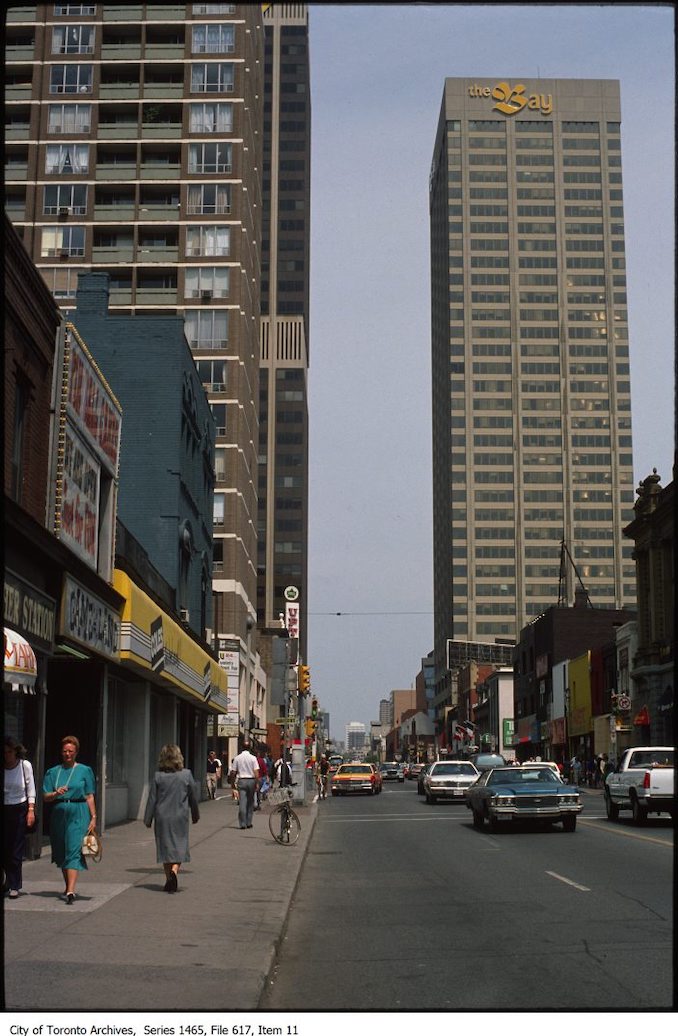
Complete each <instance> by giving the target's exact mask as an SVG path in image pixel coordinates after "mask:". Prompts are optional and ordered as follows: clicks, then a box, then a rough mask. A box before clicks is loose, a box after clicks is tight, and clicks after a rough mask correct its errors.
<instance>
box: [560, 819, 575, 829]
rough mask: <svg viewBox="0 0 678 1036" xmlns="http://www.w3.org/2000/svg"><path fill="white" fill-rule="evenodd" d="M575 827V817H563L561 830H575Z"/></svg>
mask: <svg viewBox="0 0 678 1036" xmlns="http://www.w3.org/2000/svg"><path fill="white" fill-rule="evenodd" d="M576 829H577V818H576V816H574V817H563V831H575V830H576Z"/></svg>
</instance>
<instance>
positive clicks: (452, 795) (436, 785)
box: [424, 759, 480, 804]
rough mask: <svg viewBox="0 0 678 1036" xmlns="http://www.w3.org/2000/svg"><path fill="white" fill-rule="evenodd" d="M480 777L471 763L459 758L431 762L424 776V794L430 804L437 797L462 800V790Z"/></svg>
mask: <svg viewBox="0 0 678 1036" xmlns="http://www.w3.org/2000/svg"><path fill="white" fill-rule="evenodd" d="M479 777H480V771H479V770H477V769H476V767H475V766H474V765H473V763H469V762H466V761H464V760H461V759H450V760H445V761H444V762H442V761H441V762H438V763H431V766H430V768H429V770H428V773H427V774H426V776H425V777H424V795H425V796H426V801H427V802H430V803H431V804H433V803H435V802H437V801H438V799H458V800H459V801H460V802H463V801H464V792H465V791H466V789H467V788H470V787H471V785H472V784H475V782H476V781H477V780H478V778H479Z"/></svg>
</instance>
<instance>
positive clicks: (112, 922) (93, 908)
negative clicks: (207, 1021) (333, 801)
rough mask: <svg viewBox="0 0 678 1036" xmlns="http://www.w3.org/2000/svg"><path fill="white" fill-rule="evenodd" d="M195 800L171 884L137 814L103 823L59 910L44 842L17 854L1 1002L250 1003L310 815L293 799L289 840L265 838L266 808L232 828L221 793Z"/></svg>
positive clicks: (190, 1006) (271, 955) (59, 1006)
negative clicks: (19, 891) (99, 850)
mask: <svg viewBox="0 0 678 1036" xmlns="http://www.w3.org/2000/svg"><path fill="white" fill-rule="evenodd" d="M217 794H218V795H219V798H217V799H216V800H214V801H210V800H208V801H206V802H201V803H200V821H199V823H198V824H196V825H192V826H191V829H190V849H191V862H190V863H186V864H184V865H183V866H182V868H181V872H180V874H179V891H178V893H176V894H174V895H168V894H167V893H166V892H164V891H163V886H164V883H165V877H164V873H163V869H162V865H161V864H156V863H155V839H154V836H153V831H152V830H149V829H148V828H146V827H144V825H143V824H142V823H141V822H140V821H130V822H129V823H126V824H121V825H118V826H116V827H113V828H111V829H110V830H109V831H108V832H107V833H106V835H105V836H104V855H103V859H102V860H101V862H100V863H98V864H97V863H91V864H90V865H89V870H88V871H87V872H83V873H82V874H81V875H80V876H79V880H78V887H77V899H76V901H75V903H73V904H72V905H71V906H67V905H66V904H65V903H64V902H63V901H62V900H61V899H59V898H58V895H59V893H60V892H62V891H63V880H62V876H61V871H60V870H59V869H58V868H57V867H56V866H55V865H54V864H52V863H51V862H50V851H49V848H47V849H43V854H42V856H41V858H40V859H39V860H33V861H26V862H25V863H24V868H23V881H24V893H27V894H25V895H22V896H20V897H19V899H17V900H9V899H5V901H4V922H5V938H4V944H5V945H4V949H5V1004H4V1007H5V1009H6V1010H8V1011H12V1010H19V1011H35V1010H46V1009H51V1010H67V1011H69V1012H72V1011H74V1010H88V1011H102V1010H106V1009H108V1010H114V1011H116V1012H119V1011H126V1010H145V1011H171V1010H177V1009H185V1010H221V1009H234V1010H252V1009H255V1008H256V1007H257V1004H258V1002H259V998H260V996H261V993H262V990H263V988H264V983H265V982H266V979H267V976H268V974H269V971H270V969H271V967H272V965H273V962H274V959H275V955H276V952H277V948H278V945H279V942H280V939H281V937H282V933H283V931H284V927H285V922H286V918H287V913H288V910H289V906H290V902H291V899H292V895H293V893H294V890H295V887H296V884H297V880H298V877H299V873H300V870H301V865H302V863H303V860H304V857H305V855H306V850H307V847H308V843H309V839H310V836H311V832H312V830H313V825H314V823H315V819H316V815H317V804H316V803H313V802H311V800H310V799H307V803H308V804H307V805H305V806H298V805H295V807H294V809H295V811H296V813H297V814H298V816H299V819H300V821H301V835H300V837H299V841H298V842H297V843H296V845H294V846H282V845H278V844H277V842H275V841H274V840H273V838H272V837H271V833H270V831H269V827H268V814H269V808H268V807H266V806H264V807H263V808H262V809H261V810H260V811H258V812H256V813H255V814H254V826H253V828H252V829H251V830H245V831H241V830H240V829H239V827H238V813H237V806H236V805H235V803H234V802H233V800H232V798H231V797H230V794H229V793H228V792H227V791H225V790H220V791H218V793H217Z"/></svg>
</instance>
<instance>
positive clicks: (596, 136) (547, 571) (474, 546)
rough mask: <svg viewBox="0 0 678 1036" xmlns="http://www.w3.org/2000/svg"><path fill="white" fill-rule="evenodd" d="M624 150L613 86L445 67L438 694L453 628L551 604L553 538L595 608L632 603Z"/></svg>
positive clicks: (555, 592)
mask: <svg viewBox="0 0 678 1036" xmlns="http://www.w3.org/2000/svg"><path fill="white" fill-rule="evenodd" d="M621 162H622V158H621V106H620V92H619V83H618V82H616V81H615V80H602V79H548V80H544V79H535V80H531V79H522V80H520V82H519V83H518V84H515V81H511V84H509V83H506V82H500V81H498V79H497V78H486V77H479V78H476V77H473V78H471V77H469V78H448V79H446V80H445V85H444V93H443V100H442V105H441V110H440V119H439V123H438V130H437V134H436V139H435V146H434V153H433V160H432V164H431V173H430V181H429V197H430V225H431V300H432V392H433V414H432V419H433V472H434V473H433V539H434V611H435V617H434V651H435V670H436V672H435V679H436V689H437V691H438V692H440V691H442V690H443V688H444V687H445V686H446V684H449V682H450V680H451V674H450V673H449V671H448V670H447V659H446V657H445V649H446V644H447V641H448V640H449V639H450V638H453V639H454V640H460V641H495V640H496V639H497V638H504V640H505V641H506V640H508V641H509V642H515V641H516V639H517V636H518V631H519V630H520V629H521V628H523V627H524V626H525V624H526V623H527V622H529V621H531V620H532V619H533V618H535V617H536V616H538V615H540V614H542V613H543V612H544V611H545V610H546V609H547V608H548V607H550V606H551V605H553V604H556V602H557V601H558V600H559V557H560V543H561V540H562V539H563V538H564V539H565V541H566V543H567V545H568V548H569V549H570V551H571V552H572V554H573V557H574V561H575V563H576V565H577V567H578V569H579V571H580V574H581V576H582V578H583V579H584V581H585V582H586V585H587V587H588V589H589V594H590V596H591V598H592V600H593V601H594V604H595V605H596V608H603V609H613V610H617V611H619V610H621V609H623V608H627V607H632V606H633V605H634V603H635V583H634V571H633V565H632V563H631V551H630V549H629V544H628V543H624V542H623V538H622V533H621V530H622V527H623V525H624V524H625V523H626V522H627V521H629V519H630V517H631V507H632V504H633V490H632V485H633V468H632V433H631V398H630V378H629V342H628V307H627V296H626V260H625V244H624V209H623V191H622V170H621ZM573 599H574V585H573V583H572V581H571V580H569V581H568V586H567V594H566V601H567V603H568V604H570V605H571V604H572V603H573ZM450 704H451V705H452V706H453V705H454V704H455V703H454V701H451V702H450Z"/></svg>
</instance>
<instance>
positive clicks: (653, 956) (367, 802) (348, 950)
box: [260, 781, 673, 1012]
mask: <svg viewBox="0 0 678 1036" xmlns="http://www.w3.org/2000/svg"><path fill="white" fill-rule="evenodd" d="M583 799H584V801H585V809H584V812H583V813H582V814H581V815H580V817H579V821H578V825H577V830H576V831H575V832H574V833H565V832H564V831H563V830H562V828H561V826H560V825H556V826H554V827H546V828H540V829H535V828H533V827H530V826H527V825H525V826H524V827H522V828H521V829H513V828H512V829H511V830H507V831H502V832H500V833H498V834H490V832H489V829H487V828H486V829H485V830H484V831H482V832H481V831H476V830H474V828H473V827H472V823H471V813H470V811H469V810H468V809H466V807H465V805H462V804H461V803H454V802H450V803H439V804H437V805H435V806H429V805H427V804H426V803H425V801H424V799H423V797H420V796H418V795H417V792H416V785H415V784H414V782H410V781H406V782H405V784H404V785H401V784H395V783H389V784H385V785H384V791H383V793H382V794H381V795H378V796H374V797H370V796H362V795H360V796H347V797H346V798H341V797H340V798H328V799H327V800H326V801H325V802H321V803H319V816H318V820H317V822H316V826H315V830H314V833H313V836H312V839H311V842H310V845H309V850H308V855H307V857H306V861H305V863H304V867H303V870H302V874H301V878H300V881H299V884H298V886H297V891H296V894H295V897H294V900H293V903H292V908H291V911H290V915H289V919H288V925H287V930H286V934H285V938H284V940H283V943H282V945H281V948H280V952H279V956H278V961H277V965H276V968H275V970H274V972H273V974H272V975H271V976H270V980H269V983H268V986H267V989H266V991H265V993H264V995H263V999H262V1000H261V1002H260V1007H261V1008H265V1009H267V1010H274V1009H277V1010H304V1009H305V1010H332V1011H342V1010H346V1011H352V1012H353V1011H368V1010H381V1011H393V1010H416V1011H422V1010H435V1011H450V1010H454V1009H475V1010H492V1009H502V1010H504V1011H524V1010H535V1009H536V1010H549V1009H550V1010H557V1009H568V1010H576V1009H583V1010H595V1009H600V1010H606V1011H618V1010H624V1009H630V1010H641V1011H644V1010H648V1009H651V1008H662V1009H664V1010H666V1009H668V1008H670V1007H671V1006H672V1003H673V949H672V917H673V907H672V891H673V827H672V823H671V820H670V818H669V817H668V816H667V817H666V818H664V817H661V818H660V817H654V818H650V820H649V821H648V824H647V825H646V826H645V827H643V828H638V827H635V826H634V825H633V824H632V822H631V820H630V819H629V820H622V821H621V822H620V823H617V824H612V823H610V822H609V821H607V820H606V819H605V815H604V807H603V801H602V797H601V796H600V795H595V794H591V795H588V796H583Z"/></svg>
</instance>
